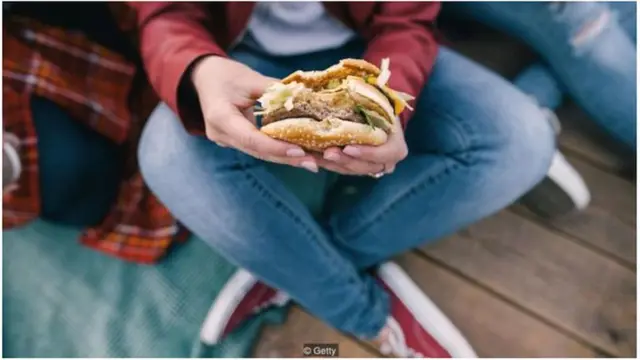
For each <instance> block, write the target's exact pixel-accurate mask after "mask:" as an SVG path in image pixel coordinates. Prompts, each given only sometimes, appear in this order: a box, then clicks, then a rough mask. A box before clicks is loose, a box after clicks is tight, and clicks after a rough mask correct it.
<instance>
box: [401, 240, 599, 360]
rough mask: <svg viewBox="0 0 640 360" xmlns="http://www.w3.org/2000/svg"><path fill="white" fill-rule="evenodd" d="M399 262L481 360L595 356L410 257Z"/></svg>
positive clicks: (484, 293)
mask: <svg viewBox="0 0 640 360" xmlns="http://www.w3.org/2000/svg"><path fill="white" fill-rule="evenodd" d="M397 261H398V264H400V266H402V267H403V268H404V269H405V270H406V271H407V272H408V273H409V274H410V275H411V277H412V278H413V279H414V281H415V282H416V283H417V284H418V286H420V288H421V289H423V291H424V292H425V293H426V294H428V296H429V297H430V298H431V299H432V300H433V301H434V302H435V303H436V304H437V305H438V307H439V308H440V309H441V310H442V311H443V312H444V313H445V314H447V316H448V317H449V318H450V319H451V321H452V322H453V323H454V324H455V325H456V326H457V327H458V328H459V329H460V331H461V332H462V333H463V334H464V335H465V337H466V338H467V339H468V341H469V342H470V343H471V345H472V346H473V347H474V349H475V350H476V352H477V353H478V355H479V356H480V357H530V358H537V357H595V356H596V353H595V352H594V351H593V350H592V349H591V348H590V347H588V346H585V345H583V344H581V343H579V342H578V341H576V340H575V339H572V338H570V337H568V336H567V335H565V334H563V333H562V332H559V331H558V330H556V329H554V328H553V327H551V326H549V325H547V324H545V323H544V322H542V321H540V320H538V319H536V318H534V317H532V316H530V315H527V314H525V313H523V312H522V311H521V310H520V309H518V308H516V307H514V306H512V305H511V304H509V303H507V302H505V301H503V300H501V299H499V298H497V297H495V296H494V295H493V294H491V293H489V292H487V291H485V290H484V289H482V288H480V287H478V286H477V285H474V284H472V283H470V282H468V281H466V280H464V279H463V278H460V277H459V276H456V275H454V274H452V273H451V272H449V271H447V270H445V269H443V268H441V267H439V266H438V265H436V264H434V263H432V262H430V261H427V260H425V259H424V258H421V257H419V256H417V255H416V254H414V253H408V254H405V255H403V256H401V257H400V258H398V259H397Z"/></svg>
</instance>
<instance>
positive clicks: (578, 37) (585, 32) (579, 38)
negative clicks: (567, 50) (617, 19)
mask: <svg viewBox="0 0 640 360" xmlns="http://www.w3.org/2000/svg"><path fill="white" fill-rule="evenodd" d="M611 20H612V16H611V11H609V10H606V11H603V12H602V13H601V14H600V15H599V16H598V17H597V18H595V19H594V20H591V21H589V22H588V23H587V24H585V25H583V26H582V27H581V28H580V30H578V32H577V33H576V34H575V35H574V36H573V37H572V38H571V45H572V46H573V47H574V49H576V50H577V49H579V48H580V46H582V45H584V44H585V43H586V42H588V41H589V40H591V39H593V38H595V37H596V36H598V35H599V34H601V33H602V32H603V31H604V30H605V29H606V28H607V26H608V25H609V24H610V22H611Z"/></svg>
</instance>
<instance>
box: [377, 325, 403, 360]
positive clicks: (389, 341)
mask: <svg viewBox="0 0 640 360" xmlns="http://www.w3.org/2000/svg"><path fill="white" fill-rule="evenodd" d="M387 328H388V329H389V334H388V336H387V338H386V341H385V342H383V343H382V345H380V352H381V353H382V354H383V355H386V356H387V355H395V356H398V357H409V353H410V351H409V349H408V348H407V343H406V341H405V338H404V332H403V331H402V328H401V327H400V324H398V322H397V321H396V319H394V318H392V317H388V318H387Z"/></svg>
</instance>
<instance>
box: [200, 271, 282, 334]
mask: <svg viewBox="0 0 640 360" xmlns="http://www.w3.org/2000/svg"><path fill="white" fill-rule="evenodd" d="M257 282H258V280H257V279H256V278H255V277H253V275H251V274H250V273H249V272H247V271H246V270H243V269H239V270H237V271H236V272H235V274H233V276H231V278H229V280H228V281H227V283H226V284H225V285H224V286H223V287H222V290H221V291H220V294H218V296H217V297H216V299H215V301H214V302H213V304H212V305H211V307H210V308H209V312H208V313H207V316H206V318H205V319H204V322H203V323H202V327H201V328H200V341H202V342H203V343H205V344H207V345H215V344H217V343H218V342H220V340H222V335H223V332H224V328H225V327H226V326H227V324H228V323H229V318H230V317H231V315H232V314H233V312H234V310H235V309H236V308H237V307H238V304H240V302H241V301H242V299H244V297H245V295H246V294H247V292H248V291H249V290H251V288H252V287H253V286H254V285H255V284H256V283H257ZM290 300H291V298H290V297H289V296H288V295H287V294H285V293H283V292H282V291H278V292H277V293H276V295H275V297H274V299H273V301H272V302H270V304H271V305H275V306H284V305H286V304H287V303H289V301H290Z"/></svg>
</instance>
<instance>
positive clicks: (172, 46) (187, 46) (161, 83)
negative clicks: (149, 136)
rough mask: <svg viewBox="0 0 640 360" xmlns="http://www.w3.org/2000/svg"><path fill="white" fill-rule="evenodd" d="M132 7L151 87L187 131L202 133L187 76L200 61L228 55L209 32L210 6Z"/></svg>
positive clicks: (141, 4) (148, 4)
mask: <svg viewBox="0 0 640 360" xmlns="http://www.w3.org/2000/svg"><path fill="white" fill-rule="evenodd" d="M129 6H131V7H132V8H134V9H135V10H136V15H137V23H138V31H139V37H140V52H141V55H142V61H143V63H144V67H145V69H146V71H147V75H148V77H149V80H150V82H151V85H152V86H153V88H154V89H155V91H156V92H157V93H158V95H159V96H160V98H161V99H162V101H164V102H166V103H167V104H168V105H169V107H170V108H171V109H172V110H173V111H175V112H176V113H177V114H178V115H179V116H180V118H181V119H182V121H183V123H184V124H185V127H186V128H187V130H188V131H190V132H195V133H201V132H203V128H204V124H203V122H202V116H201V114H200V110H199V109H200V106H199V104H198V102H197V97H196V96H195V91H194V90H193V88H192V86H191V84H190V79H186V78H185V75H186V74H188V73H189V71H188V70H189V69H190V67H191V66H192V64H193V63H194V62H195V61H196V60H197V59H199V58H201V57H203V56H205V55H220V56H224V55H225V53H224V51H223V50H222V49H221V48H220V46H218V45H217V44H216V41H215V39H214V38H213V35H212V32H211V31H210V29H209V28H208V24H211V21H210V19H209V13H208V10H207V8H206V7H207V4H206V3H190V2H130V3H129ZM183 98H184V99H183Z"/></svg>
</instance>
